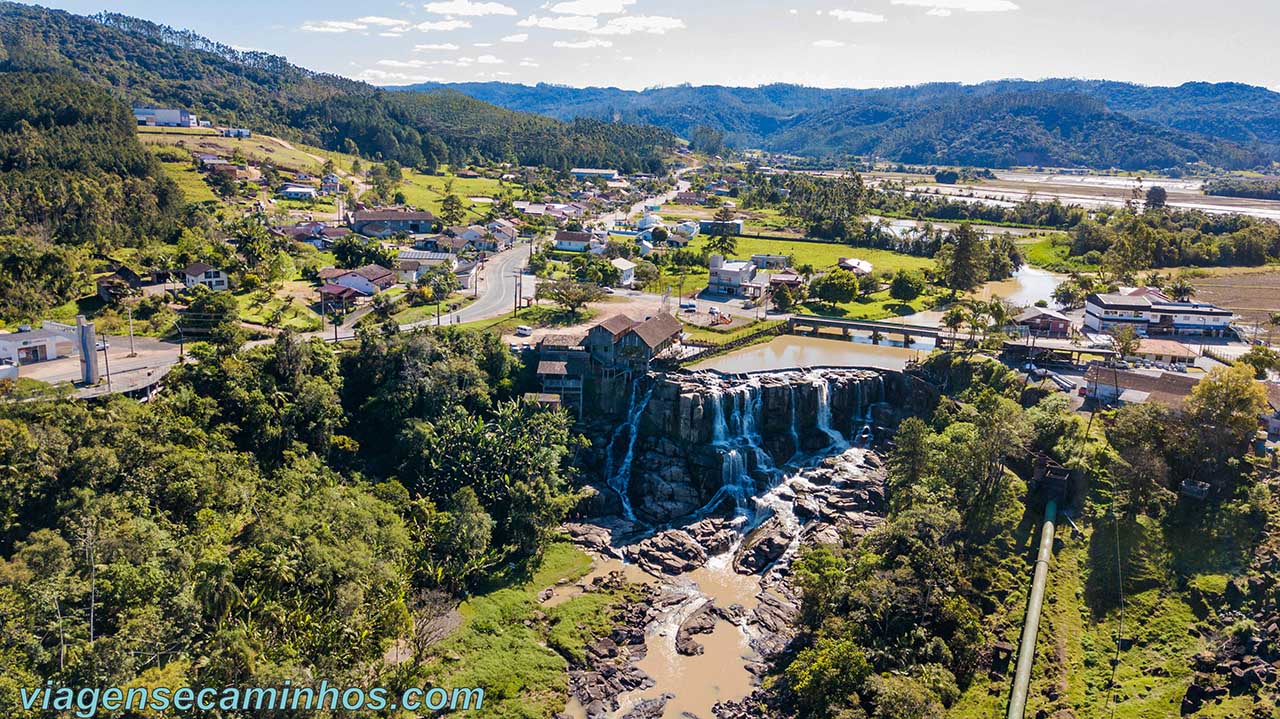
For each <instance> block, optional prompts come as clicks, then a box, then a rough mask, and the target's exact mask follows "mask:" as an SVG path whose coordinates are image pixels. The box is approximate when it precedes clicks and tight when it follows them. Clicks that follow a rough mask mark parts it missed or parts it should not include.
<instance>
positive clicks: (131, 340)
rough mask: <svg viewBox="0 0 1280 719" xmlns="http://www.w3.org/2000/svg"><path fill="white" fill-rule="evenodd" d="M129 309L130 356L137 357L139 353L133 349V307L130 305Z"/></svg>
mask: <svg viewBox="0 0 1280 719" xmlns="http://www.w3.org/2000/svg"><path fill="white" fill-rule="evenodd" d="M128 310H129V356H130V357H137V356H138V353H137V352H134V351H133V307H132V306H130V307H129V308H128Z"/></svg>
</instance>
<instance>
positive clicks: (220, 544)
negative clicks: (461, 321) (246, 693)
mask: <svg viewBox="0 0 1280 719" xmlns="http://www.w3.org/2000/svg"><path fill="white" fill-rule="evenodd" d="M236 335H237V333H236V332H235V331H233V330H232V331H228V332H226V333H224V334H223V335H221V336H220V338H219V340H218V342H217V343H214V344H210V345H201V346H200V347H199V348H197V350H196V352H195V354H196V355H197V358H198V360H199V362H198V364H191V365H187V366H185V367H181V368H179V369H177V370H175V372H174V373H173V374H171V375H170V376H169V379H168V380H166V384H167V388H166V391H165V393H164V394H163V395H162V396H160V397H159V398H158V399H157V400H156V401H154V402H152V403H149V404H140V403H137V402H135V401H132V400H129V399H124V398H119V399H113V400H109V401H106V402H104V403H101V404H97V405H90V404H85V403H81V402H74V401H49V402H46V401H30V402H21V403H5V404H3V406H0V490H2V491H0V661H2V662H3V664H4V667H5V670H4V671H3V672H0V675H2V676H0V703H3V705H4V706H5V707H6V716H11V717H20V716H21V717H26V716H36V713H30V714H24V713H22V712H21V711H20V710H19V709H18V707H20V704H19V700H18V690H17V688H18V687H20V686H26V687H35V686H39V685H41V684H42V683H43V681H44V680H45V679H52V680H53V681H54V682H56V683H58V684H64V685H73V686H74V685H81V686H103V685H117V686H129V685H131V684H133V683H135V682H136V683H137V684H142V685H151V686H155V685H161V684H164V685H183V684H186V685H199V684H205V685H267V686H278V685H280V684H281V683H282V682H284V681H286V680H291V681H294V682H296V683H298V684H299V685H303V684H310V683H311V682H312V679H313V678H314V677H325V678H326V679H327V680H328V681H329V682H330V683H331V684H334V683H336V684H342V683H347V684H349V685H352V686H368V685H370V684H371V683H373V684H378V683H381V684H383V685H388V686H403V685H416V686H421V685H422V683H423V682H424V681H426V680H427V678H426V677H422V676H419V675H418V674H416V672H422V671H424V670H423V669H422V667H423V666H425V664H420V663H419V662H408V663H403V664H397V663H395V662H389V661H387V660H385V659H384V655H385V654H386V652H387V650H388V648H389V647H390V646H392V644H393V643H394V642H396V641H397V640H400V639H405V638H410V639H411V638H412V636H413V631H414V629H413V627H414V623H413V619H414V618H417V617H420V616H422V605H423V604H424V603H430V601H431V600H430V598H431V597H434V596H436V595H441V594H443V596H445V597H448V596H454V595H456V594H458V593H461V592H464V591H465V590H466V589H467V588H468V587H470V586H472V585H473V583H474V582H475V581H476V580H477V579H483V578H487V577H489V576H490V575H491V574H492V572H493V571H494V569H493V568H495V567H499V566H500V567H503V568H504V569H506V570H510V568H512V567H514V568H517V569H519V568H521V567H525V566H526V565H527V563H528V562H530V560H533V559H535V558H537V557H538V556H539V555H540V554H541V553H542V551H543V549H544V548H545V547H546V546H547V542H548V540H549V537H550V536H551V532H553V531H554V529H555V527H556V526H557V525H558V524H559V522H560V521H561V519H562V518H563V516H564V513H565V512H566V510H567V509H568V507H569V505H570V504H571V502H572V501H573V499H574V494H573V491H572V489H571V471H572V470H570V469H569V467H568V464H567V460H568V458H569V457H570V452H571V450H572V448H573V446H574V441H573V440H572V439H571V437H570V434H569V431H568V418H567V417H566V416H565V415H563V414H562V413H559V412H553V411H548V410H543V409H540V408H538V407H536V406H534V405H529V404H525V403H523V402H521V401H518V400H515V399H513V398H515V397H517V396H518V391H520V390H521V386H520V383H519V378H520V376H521V372H522V367H521V365H520V364H519V362H518V361H517V360H515V359H514V358H513V356H512V355H511V353H510V352H508V351H507V350H506V348H505V347H504V346H503V345H502V343H501V342H499V341H498V340H497V339H496V338H495V337H492V336H489V335H480V334H458V333H450V332H445V333H439V334H415V335H409V336H392V337H384V336H378V335H375V334H370V335H367V336H366V337H365V338H364V339H363V341H362V342H361V344H360V347H359V348H358V349H355V350H354V351H351V352H348V353H346V354H345V355H343V356H341V357H339V356H337V355H336V354H335V353H334V352H333V350H332V349H331V348H330V347H329V346H327V345H325V344H324V343H322V342H319V341H316V340H312V341H302V340H300V339H298V338H297V337H296V336H293V335H288V334H286V335H281V336H280V337H279V338H277V339H276V340H275V341H274V343H272V344H269V345H266V346H261V347H256V348H253V349H248V350H238V342H237V336H236ZM436 603H437V604H438V603H439V602H438V601H436ZM446 606H451V605H448V604H446ZM406 641H407V639H406ZM415 658H417V659H425V657H421V656H416V655H415ZM494 691H496V688H494ZM223 716H229V715H227V714H223Z"/></svg>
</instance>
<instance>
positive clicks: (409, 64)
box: [378, 60, 427, 68]
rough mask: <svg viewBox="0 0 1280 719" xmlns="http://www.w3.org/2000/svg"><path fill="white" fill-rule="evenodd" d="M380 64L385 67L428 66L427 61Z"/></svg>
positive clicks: (386, 61) (393, 61) (388, 61)
mask: <svg viewBox="0 0 1280 719" xmlns="http://www.w3.org/2000/svg"><path fill="white" fill-rule="evenodd" d="M378 64H379V65H381V66H383V67H401V68H404V67H424V66H425V65H427V62H426V61H425V60H379V61H378Z"/></svg>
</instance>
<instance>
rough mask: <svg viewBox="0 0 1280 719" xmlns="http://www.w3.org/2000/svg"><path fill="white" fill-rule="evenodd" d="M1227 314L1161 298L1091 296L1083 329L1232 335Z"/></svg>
mask: <svg viewBox="0 0 1280 719" xmlns="http://www.w3.org/2000/svg"><path fill="white" fill-rule="evenodd" d="M1233 317H1234V316H1233V315H1232V313H1231V311H1230V310H1226V309H1223V308H1221V307H1218V306H1216V305H1211V304H1208V303H1204V302H1174V301H1171V300H1165V299H1163V298H1162V297H1161V296H1160V295H1152V294H1130V295H1124V294H1119V293H1108V294H1091V295H1089V297H1088V298H1087V299H1086V300H1085V305H1084V326H1085V328H1086V329H1087V330H1092V331H1095V332H1106V331H1109V330H1111V329H1112V328H1115V327H1125V326H1128V327H1132V328H1133V329H1134V330H1135V331H1136V332H1137V333H1138V334H1140V335H1144V336H1145V335H1202V336H1211V337H1219V336H1223V335H1226V334H1229V333H1230V332H1231V320H1232V319H1233Z"/></svg>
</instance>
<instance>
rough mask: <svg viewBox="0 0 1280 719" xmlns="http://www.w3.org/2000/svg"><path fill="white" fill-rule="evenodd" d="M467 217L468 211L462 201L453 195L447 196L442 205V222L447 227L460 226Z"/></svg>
mask: <svg viewBox="0 0 1280 719" xmlns="http://www.w3.org/2000/svg"><path fill="white" fill-rule="evenodd" d="M466 217H467V210H466V207H464V206H463V204H462V199H461V198H460V197H458V196H457V195H455V194H453V193H450V194H448V195H446V196H445V198H444V200H443V201H442V202H441V203H440V221H441V222H443V223H444V224H445V225H446V226H453V225H457V224H460V223H461V222H462V221H463V220H464V219H466Z"/></svg>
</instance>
